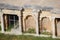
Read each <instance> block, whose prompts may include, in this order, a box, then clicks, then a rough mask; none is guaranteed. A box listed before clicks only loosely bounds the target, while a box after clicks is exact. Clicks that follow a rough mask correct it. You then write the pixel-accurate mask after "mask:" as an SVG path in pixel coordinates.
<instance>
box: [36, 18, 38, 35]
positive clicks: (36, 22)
mask: <svg viewBox="0 0 60 40" xmlns="http://www.w3.org/2000/svg"><path fill="white" fill-rule="evenodd" d="M38 35H39V26H38V18H36V36H38Z"/></svg>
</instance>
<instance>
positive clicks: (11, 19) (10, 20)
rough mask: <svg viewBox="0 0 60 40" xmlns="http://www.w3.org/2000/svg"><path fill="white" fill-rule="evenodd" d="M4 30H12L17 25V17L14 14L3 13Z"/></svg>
mask: <svg viewBox="0 0 60 40" xmlns="http://www.w3.org/2000/svg"><path fill="white" fill-rule="evenodd" d="M3 19H4V31H12V29H14V28H16V27H19V21H18V20H19V19H18V16H17V15H14V14H4V15H3Z"/></svg>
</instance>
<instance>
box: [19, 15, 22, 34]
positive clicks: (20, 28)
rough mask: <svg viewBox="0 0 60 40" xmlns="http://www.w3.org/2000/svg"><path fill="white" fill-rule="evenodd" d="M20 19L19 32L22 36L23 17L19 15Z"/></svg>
mask: <svg viewBox="0 0 60 40" xmlns="http://www.w3.org/2000/svg"><path fill="white" fill-rule="evenodd" d="M18 17H19V30H20V31H19V32H20V34H22V27H21V16H20V15H19V16H18Z"/></svg>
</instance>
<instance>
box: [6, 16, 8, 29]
mask: <svg viewBox="0 0 60 40" xmlns="http://www.w3.org/2000/svg"><path fill="white" fill-rule="evenodd" d="M5 25H6V27H5V29H6V30H7V29H8V27H7V15H5Z"/></svg>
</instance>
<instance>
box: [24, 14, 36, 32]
mask: <svg viewBox="0 0 60 40" xmlns="http://www.w3.org/2000/svg"><path fill="white" fill-rule="evenodd" d="M24 23H25V31H27V30H29V29H30V28H31V29H34V30H35V25H36V23H35V19H34V17H33V16H32V15H27V16H26V18H25V19H24Z"/></svg>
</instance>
